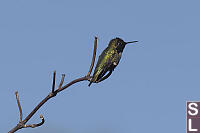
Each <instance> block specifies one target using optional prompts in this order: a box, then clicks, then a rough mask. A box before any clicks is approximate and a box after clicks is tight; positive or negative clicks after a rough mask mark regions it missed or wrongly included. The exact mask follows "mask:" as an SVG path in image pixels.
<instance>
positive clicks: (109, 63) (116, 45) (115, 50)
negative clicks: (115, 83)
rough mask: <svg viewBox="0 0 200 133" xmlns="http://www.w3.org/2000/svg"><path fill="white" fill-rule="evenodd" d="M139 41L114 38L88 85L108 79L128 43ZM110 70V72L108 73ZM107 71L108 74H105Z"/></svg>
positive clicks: (102, 55) (99, 60) (103, 53)
mask: <svg viewBox="0 0 200 133" xmlns="http://www.w3.org/2000/svg"><path fill="white" fill-rule="evenodd" d="M135 42H138V41H132V42H124V41H123V40H122V39H121V38H115V39H112V40H111V41H110V42H109V44H108V47H107V48H106V49H105V50H104V51H103V52H102V53H101V55H100V56H99V59H98V62H97V65H96V67H95V70H94V74H93V76H92V78H91V80H90V83H89V85H88V86H90V85H91V84H92V83H99V82H101V81H103V80H105V79H107V78H108V77H109V76H110V75H111V74H112V72H113V70H114V69H115V67H116V66H117V65H118V64H119V61H120V59H121V56H122V52H123V50H124V48H125V46H126V44H128V43H135ZM107 72H108V73H107ZM106 73H107V75H105V74H106Z"/></svg>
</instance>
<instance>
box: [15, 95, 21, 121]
mask: <svg viewBox="0 0 200 133" xmlns="http://www.w3.org/2000/svg"><path fill="white" fill-rule="evenodd" d="M15 95H16V100H17V105H18V108H19V112H20V120H19V121H20V122H22V107H21V104H20V101H19V95H18V91H16V92H15Z"/></svg>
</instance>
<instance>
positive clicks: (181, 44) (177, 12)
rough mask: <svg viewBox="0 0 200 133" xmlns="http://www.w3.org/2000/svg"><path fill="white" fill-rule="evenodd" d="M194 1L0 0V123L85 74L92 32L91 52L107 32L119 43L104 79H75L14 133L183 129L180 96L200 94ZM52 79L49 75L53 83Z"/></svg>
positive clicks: (6, 124) (6, 125) (10, 123)
mask: <svg viewBox="0 0 200 133" xmlns="http://www.w3.org/2000/svg"><path fill="white" fill-rule="evenodd" d="M199 4H200V2H199V0H167V1H161V0H151V1H147V0H123V1H114V0H110V1H109V0H102V1H94V0H85V1H78V0H73V1H72V0H71V1H67V0H66V1H64V0H58V1H53V0H35V1H25V0H17V1H14V0H10V1H4V0H3V1H0V20H1V21H0V38H1V39H0V61H1V66H0V68H1V69H0V73H1V74H0V81H1V94H0V95H1V96H0V102H1V113H0V118H1V121H0V125H1V127H0V131H1V132H7V131H9V130H10V129H11V128H12V127H14V126H15V125H16V124H17V122H18V120H19V112H18V108H17V104H16V100H15V95H14V92H15V91H16V90H18V91H19V96H20V100H21V104H22V108H23V113H24V117H25V116H26V115H27V114H28V113H29V112H30V111H31V110H32V109H33V107H34V106H35V105H36V104H37V103H39V101H40V100H41V99H42V98H43V97H45V96H46V95H47V94H48V93H49V91H50V88H51V83H52V72H53V71H54V70H57V81H59V80H60V77H61V74H62V73H65V74H66V78H65V83H67V82H69V81H71V80H73V79H75V78H78V77H80V76H84V75H85V74H87V72H88V69H89V65H90V62H91V56H92V50H93V42H94V36H98V37H99V42H98V50H97V57H98V55H99V54H100V53H101V52H102V50H103V49H104V48H105V47H107V44H108V42H109V41H110V40H111V39H112V38H115V37H121V38H122V39H124V40H125V41H132V40H138V41H139V42H138V43H137V44H134V45H129V46H127V47H126V48H125V50H124V53H123V55H122V60H121V62H120V64H119V65H118V67H117V68H116V69H115V71H114V72H113V74H112V75H111V77H109V78H108V79H107V80H105V81H104V82H102V83H99V84H92V85H91V87H88V86H87V85H88V82H82V83H78V84H75V85H73V86H71V87H70V88H69V89H68V90H65V91H63V92H62V93H60V94H58V95H57V96H56V97H55V98H53V99H51V100H50V101H48V102H47V103H46V104H45V105H44V106H43V107H42V108H41V109H40V110H39V111H38V112H37V113H36V114H35V115H34V116H33V117H32V119H31V120H30V121H29V123H37V122H38V121H40V119H39V115H40V114H43V116H44V117H45V119H46V122H45V124H44V125H43V126H41V127H38V128H35V129H22V130H20V131H19V132H20V133H43V132H49V133H53V132H67V133H100V132H104V133H124V132H129V133H135V132H137V133H146V132H154V133H160V132H162V133H169V132H176V133H181V132H185V103H186V101H187V100H200V83H199V78H200V62H199V57H200V52H199V49H200V40H199V34H200V25H199V24H200V18H199V12H200V8H199ZM57 83H58V82H57Z"/></svg>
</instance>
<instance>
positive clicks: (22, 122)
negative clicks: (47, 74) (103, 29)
mask: <svg viewBox="0 0 200 133" xmlns="http://www.w3.org/2000/svg"><path fill="white" fill-rule="evenodd" d="M97 39H98V38H97V37H96V36H95V39H94V49H93V56H92V61H91V65H90V68H89V71H88V73H87V75H85V76H84V77H80V78H77V79H75V80H72V81H71V82H69V83H68V84H66V85H64V86H63V83H64V79H65V74H62V78H61V81H60V83H59V85H58V87H57V89H55V79H56V71H54V72H53V83H52V89H51V92H50V93H49V94H48V95H47V96H46V97H45V98H44V99H43V100H42V101H41V102H40V103H39V104H38V105H37V106H36V107H35V108H34V109H33V110H32V111H31V112H30V114H29V115H28V116H27V117H26V118H25V119H24V120H22V116H23V114H22V108H21V104H20V101H19V95H18V92H17V91H16V92H15V95H16V100H17V105H18V108H19V113H20V120H19V123H18V124H17V125H16V126H15V127H14V128H13V129H11V130H10V131H9V133H14V132H16V131H17V130H19V129H22V128H27V127H31V128H35V127H39V126H41V125H43V124H44V122H45V120H44V117H43V116H42V115H40V119H41V122H40V123H37V124H30V125H26V123H27V122H28V121H29V119H30V118H31V117H32V116H33V115H34V114H35V113H36V112H37V111H38V109H39V108H40V107H41V106H42V105H43V104H44V103H46V102H47V101H48V100H49V99H51V98H52V97H55V96H56V95H57V94H58V93H59V92H61V91H63V90H65V89H66V88H68V87H69V86H71V85H73V84H75V83H78V82H81V81H86V80H88V81H90V80H91V78H92V77H91V76H90V75H91V72H92V69H93V67H94V62H95V57H96V49H97Z"/></svg>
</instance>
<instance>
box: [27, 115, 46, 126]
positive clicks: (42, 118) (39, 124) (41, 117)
mask: <svg viewBox="0 0 200 133" xmlns="http://www.w3.org/2000/svg"><path fill="white" fill-rule="evenodd" d="M40 119H41V120H42V121H41V122H40V123H38V124H31V125H24V128H26V127H32V128H35V127H39V126H41V125H42V124H44V121H45V120H44V117H43V116H42V115H40Z"/></svg>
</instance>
